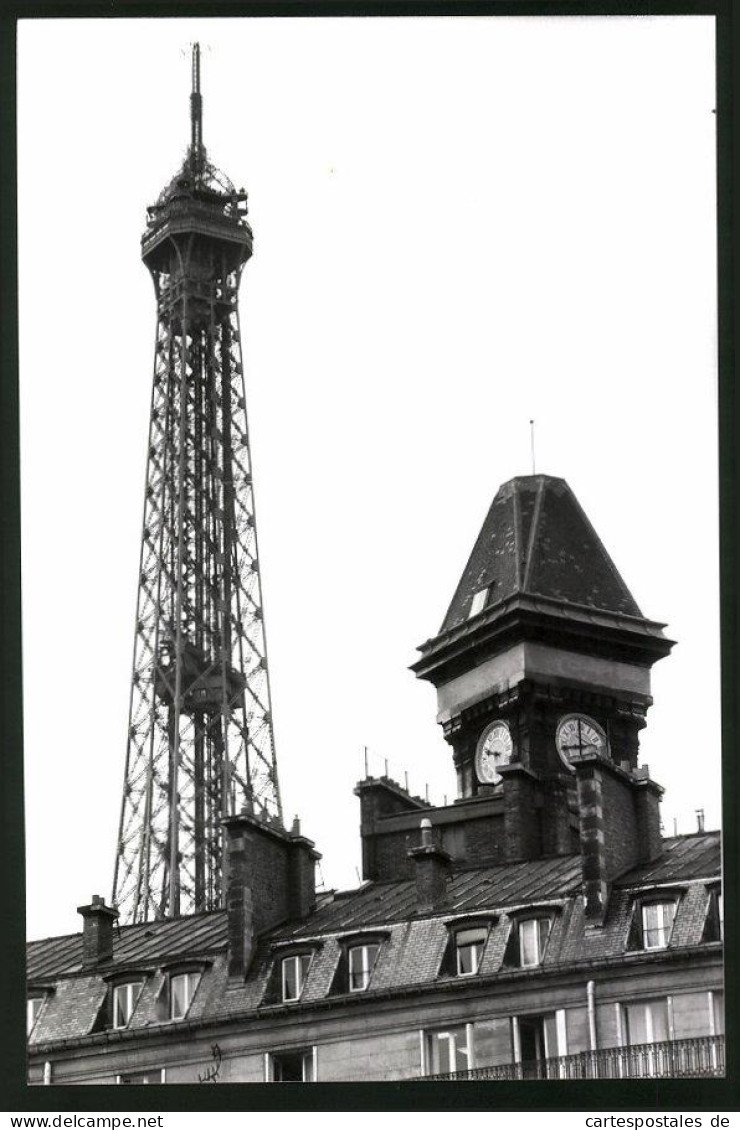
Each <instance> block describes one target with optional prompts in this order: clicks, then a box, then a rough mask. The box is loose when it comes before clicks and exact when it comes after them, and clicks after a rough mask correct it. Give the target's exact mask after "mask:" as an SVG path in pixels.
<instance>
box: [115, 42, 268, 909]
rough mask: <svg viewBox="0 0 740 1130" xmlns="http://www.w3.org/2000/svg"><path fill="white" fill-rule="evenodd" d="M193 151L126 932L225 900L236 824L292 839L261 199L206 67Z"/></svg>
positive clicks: (147, 537)
mask: <svg viewBox="0 0 740 1130" xmlns="http://www.w3.org/2000/svg"><path fill="white" fill-rule="evenodd" d="M192 71H193V86H192V94H191V98H190V106H191V114H190V116H191V141H190V147H189V149H188V152H187V155H186V158H185V161H184V163H183V165H182V168H181V169H180V171H179V172H178V173H177V175H176V176H175V177H174V178H173V179H172V181H171V182H170V183H169V184H168V185H167V186H166V188H165V189H164V190H163V191H162V193H161V194H160V196H159V199H158V200H157V203H156V204H154V205H153V206H152V207H151V208H149V209H148V213H147V227H146V231H145V233H144V235H143V237H142V258H143V260H144V263H145V264H146V266H147V267H148V269H149V271H150V273H151V276H152V279H153V281H154V289H155V292H156V299H157V334H156V346H155V356H154V385H153V393H152V404H151V421H150V430H149V452H148V463H147V478H146V497H145V502H144V523H143V531H142V542H141V564H140V570H139V596H138V604H137V612H136V630H135V643H134V660H133V677H132V682H131V704H130V718H129V728H128V746H127V755H126V769H125V777H124V790H123V803H122V807H121V821H120V827H119V836H118V845H117V854H116V866H115V875H114V880H113V902H114V903H115V904H116V905H117V906H118V908H119V912H120V914H121V917H122V919H123V920H124V921H129V922H140V921H145V920H148V919H151V918H162V917H171V916H175V915H179V914H187V913H195V912H198V911H202V910H208V909H212V908H214V907H217V906H220V905H222V903H223V898H224V876H223V854H224V853H223V835H222V827H221V821H222V820H223V819H224V818H225V817H226V816H228V815H230V814H232V813H233V812H235V811H238V810H239V809H240V808H241V807H242V806H243V805H245V804H246V805H248V806H251V805H255V806H256V807H257V810H258V811H259V810H262V812H263V814H264V815H265V816H266V817H267V818H272V819H273V820H275V821H277V822H279V823H282V810H281V803H280V791H279V787H278V777H277V764H276V760H275V747H274V739H273V730H272V718H271V708H270V689H269V678H268V671H267V655H266V647H265V630H264V621H263V614H262V597H261V588H260V577H259V568H258V556H257V534H256V527H255V512H254V496H253V488H252V469H251V459H250V448H249V434H248V430H247V415H246V402H245V390H244V376H243V370H242V359H241V335H240V330H239V314H238V310H237V291H238V288H239V282H240V277H241V273H242V270H243V268H244V265H245V263H246V262H247V260H248V259H249V257H250V255H251V253H252V231H251V228H250V226H249V224H248V222H247V219H246V211H247V206H246V199H247V198H246V194H245V193H244V192H243V191H239V192H237V191H236V190H235V188H234V186H233V184H232V183H231V182H230V181H229V180H228V178H227V177H225V176H224V175H223V174H222V173H220V172H219V171H218V170H217V169H216V168H215V167H214V166H213V165H212V164H211V163H210V162H209V161H208V159H207V155H206V151H205V148H204V146H203V138H202V101H201V94H200V51H199V47H198V45H197V44H196V45H195V46H194V48H193V59H192Z"/></svg>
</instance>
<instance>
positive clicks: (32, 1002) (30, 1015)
mask: <svg viewBox="0 0 740 1130" xmlns="http://www.w3.org/2000/svg"><path fill="white" fill-rule="evenodd" d="M43 1003H44V998H43V997H29V998H28V1000H27V1001H26V1035H27V1036H30V1035H31V1031H32V1029H33V1026H34V1024H35V1023H36V1021H37V1019H38V1015H39V1012H40V1011H41V1005H42V1004H43Z"/></svg>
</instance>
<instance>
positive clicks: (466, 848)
mask: <svg viewBox="0 0 740 1130" xmlns="http://www.w3.org/2000/svg"><path fill="white" fill-rule="evenodd" d="M431 815H432V821H433V836H434V842H435V844H436V845H437V846H438V847H441V848H443V850H444V851H446V852H448V853H449V854H450V855H451V856H452V858H453V860H454V861H455V862H456V863H463V862H465V863H471V864H472V862H473V861H474V862H475V866H477V867H488V866H490V865H491V864H494V863H503V862H504V861H505V858H506V839H505V829H504V819H503V815H501V816H499V815H495V816H488V817H480V818H478V819H471V817H470V815H469V813H467V812H465V813H464V814H463V813H461V817H460V820H459V821H453V820H448V821H447V822H445V823H444V824H442V823H440V824H435V823H434V812H432V814H431ZM382 824H383V822H382V821H379V822H378V825H376V827H375V828H373V830H372V831H367V832H364V833H363V863H364V870H365V874H364V876H363V877H364V878H366V879H375V880H377V881H379V882H384V881H388V880H393V879H411V878H412V877H413V874H414V870H413V861H412V860H411V859H409V855H408V853H409V851H410V850H411V848H414V847H418V845H419V827H418V819H417V818H416V814H415V815H414V823H413V825H412V826H411V827H410V828H408V829H407V828H394V827H391V828H389V829H387V830H385V829H384V828H383V826H382Z"/></svg>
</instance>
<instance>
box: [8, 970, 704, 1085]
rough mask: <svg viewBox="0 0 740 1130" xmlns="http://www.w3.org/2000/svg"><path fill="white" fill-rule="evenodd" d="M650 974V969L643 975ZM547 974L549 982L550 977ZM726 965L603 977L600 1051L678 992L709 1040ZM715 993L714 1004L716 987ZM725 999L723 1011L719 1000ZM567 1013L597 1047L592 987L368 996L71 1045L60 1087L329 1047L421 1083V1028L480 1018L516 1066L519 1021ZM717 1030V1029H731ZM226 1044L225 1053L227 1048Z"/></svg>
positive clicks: (222, 1079)
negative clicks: (187, 1029)
mask: <svg viewBox="0 0 740 1130" xmlns="http://www.w3.org/2000/svg"><path fill="white" fill-rule="evenodd" d="M643 972H644V971H643ZM538 981H539V983H538ZM721 984H722V970H721V966H720V964H719V963H717V964H716V965H712V966H706V965H703V966H701V967H699V968H697V969H696V970H692V969H691V968H690V967H687V968H686V969H683V970H671V971H668V970H660V969H655V970H653V971H651V973H650V976H649V977H645V976H644V975H643V976H641V974H640V970H639V969H636V968H632V969H624V968H623V969H622V970H620V971H617V972H615V974H614V975H612V976H611V977H609V978H608V979H605V980H602V981H597V982H596V1028H597V1038H598V1046H599V1047H600V1048H604V1047H616V1046H618V1045H619V1043H620V1036H619V1026H618V1020H617V1016H618V1011H619V1006H620V1005H621V1004H624V1003H627V1002H629V1003H634V1002H635V1001H638V1000H648V999H665V998H666V996H667V995H668V994H670V995H671V997H672V1010H673V1016H674V1026H675V1030H674V1038H676V1039H684V1038H688V1037H692V1036H707V1035H710V1034H711V1032H712V1027H713V1024H714V1025H715V1027H716V1019H715V1020H714V1021H713V1019H712V1011H714V1015H715V1018H716V1017H717V1016H719V1018H720V1028H721V1017H722V999H721ZM710 989H711V990H713V992H714V1001H712V998H711V997H710V995H709V991H708V990H710ZM712 1003H713V1004H714V1010H712V1009H711V1008H710V1004H712ZM557 1009H563V1010H564V1015H565V1028H566V1034H567V1047H566V1048H559V1049H558V1053H559V1054H564V1053H565V1052H567V1054H575V1053H577V1052H581V1051H586V1050H587V1049H588V1047H589V1036H588V1012H587V1008H586V983H585V981H580V980H573V981H571V982H563V981H560V980H559V979H556V978H553V979H552V980H551V981H549V982H548V983H545V984H543V983H542V981H541V979H534V980H531V981H529V982H524V983H522V982H521V981H519V982H515V983H510V984H509V985H506V986H497V987H496V988H495V989H493V990H491V989H490V988H489V989H488V991H485V990H484V991H482V992H481V993H479V994H469V993H468V994H465V995H460V996H454V995H451V994H449V993H446V994H442V995H440V996H438V997H436V998H434V999H429V998H427V999H424V998H422V997H417V998H407V999H406V1000H405V1001H404V1000H394V1001H388V1000H385V1001H383V1000H376V1001H372V1002H371V1001H370V1000H369V999H368V1001H367V1003H366V1004H363V1005H362V1006H361V1007H355V1003H354V1002H353V1004H352V1006H351V1007H348V1006H343V1005H342V1004H339V1003H338V1005H337V1007H336V1008H333V1009H327V1010H323V1011H321V1012H314V1013H308V1012H306V1011H305V1010H296V1011H295V1012H292V1013H290V1012H287V1013H286V1012H284V1013H283V1014H282V1015H280V1016H272V1017H271V1016H259V1015H258V1016H256V1017H254V1018H252V1019H250V1020H248V1021H245V1022H244V1023H243V1024H242V1025H239V1026H233V1027H232V1028H230V1029H221V1030H219V1029H217V1028H214V1029H213V1030H210V1031H197V1030H196V1031H194V1032H193V1033H191V1034H189V1035H188V1034H182V1033H181V1034H179V1035H178V1036H177V1037H176V1038H175V1037H174V1034H173V1038H171V1039H168V1038H167V1032H166V1026H163V1028H162V1029H161V1030H160V1032H159V1033H158V1034H156V1033H150V1036H149V1038H147V1037H145V1036H143V1037H141V1038H139V1039H136V1040H134V1039H126V1038H125V1037H124V1038H121V1037H116V1039H115V1040H112V1041H110V1042H105V1043H102V1044H97V1045H94V1046H92V1045H91V1046H87V1047H84V1046H77V1047H76V1048H75V1047H70V1048H69V1049H68V1050H66V1051H63V1050H58V1051H57V1052H55V1053H54V1055H53V1057H50V1058H52V1060H53V1074H52V1082H54V1083H57V1084H65V1083H66V1084H80V1083H115V1082H116V1076H117V1075H126V1074H134V1073H137V1072H141V1071H145V1070H147V1071H153V1072H158V1071H159V1070H160V1069H161V1068H164V1069H165V1072H166V1082H168V1083H169V1082H171V1083H175V1082H179V1083H199V1082H206V1081H212V1082H215V1083H229V1082H232V1083H234V1082H240V1083H246V1082H262V1081H263V1080H264V1070H265V1067H264V1064H265V1053H267V1052H270V1053H274V1052H279V1051H281V1050H286V1049H294V1050H295V1049H306V1050H308V1049H310V1048H312V1047H313V1046H314V1045H315V1046H316V1047H317V1063H318V1078H319V1081H322V1082H323V1081H338V1080H360V1081H370V1080H373V1081H381V1080H389V1079H412V1078H418V1077H419V1076H420V1074H421V1054H422V1053H421V1034H420V1033H421V1032H424V1033H427V1032H429V1031H434V1030H435V1029H439V1028H445V1027H449V1026H450V1025H459V1024H465V1023H472V1024H473V1025H474V1032H475V1050H476V1062H477V1064H478V1066H494V1065H498V1064H505V1063H511V1062H513V1045H512V1039H511V1017H512V1016H515V1015H516V1016H526V1015H542V1014H546V1013H553V1012H555V1011H556V1010H557ZM720 1028H717V1031H719V1030H720ZM216 1049H217V1050H216ZM43 1061H44V1055H43V1053H42V1054H40V1055H39V1056H38V1057H34V1059H33V1062H32V1066H31V1069H30V1076H29V1079H30V1081H31V1082H34V1083H40V1082H42V1079H43Z"/></svg>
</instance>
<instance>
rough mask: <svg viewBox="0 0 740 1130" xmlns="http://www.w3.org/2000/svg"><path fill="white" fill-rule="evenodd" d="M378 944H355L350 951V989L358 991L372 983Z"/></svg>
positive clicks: (354, 991) (353, 991)
mask: <svg viewBox="0 0 740 1130" xmlns="http://www.w3.org/2000/svg"><path fill="white" fill-rule="evenodd" d="M377 953H378V946H377V945H375V946H353V947H352V949H351V950H350V951H349V989H350V992H352V993H357V992H360V991H362V990H363V989H366V988H367V987H368V985H369V984H370V975H371V973H372V971H373V966H374V965H375V958H376V957H377Z"/></svg>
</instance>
